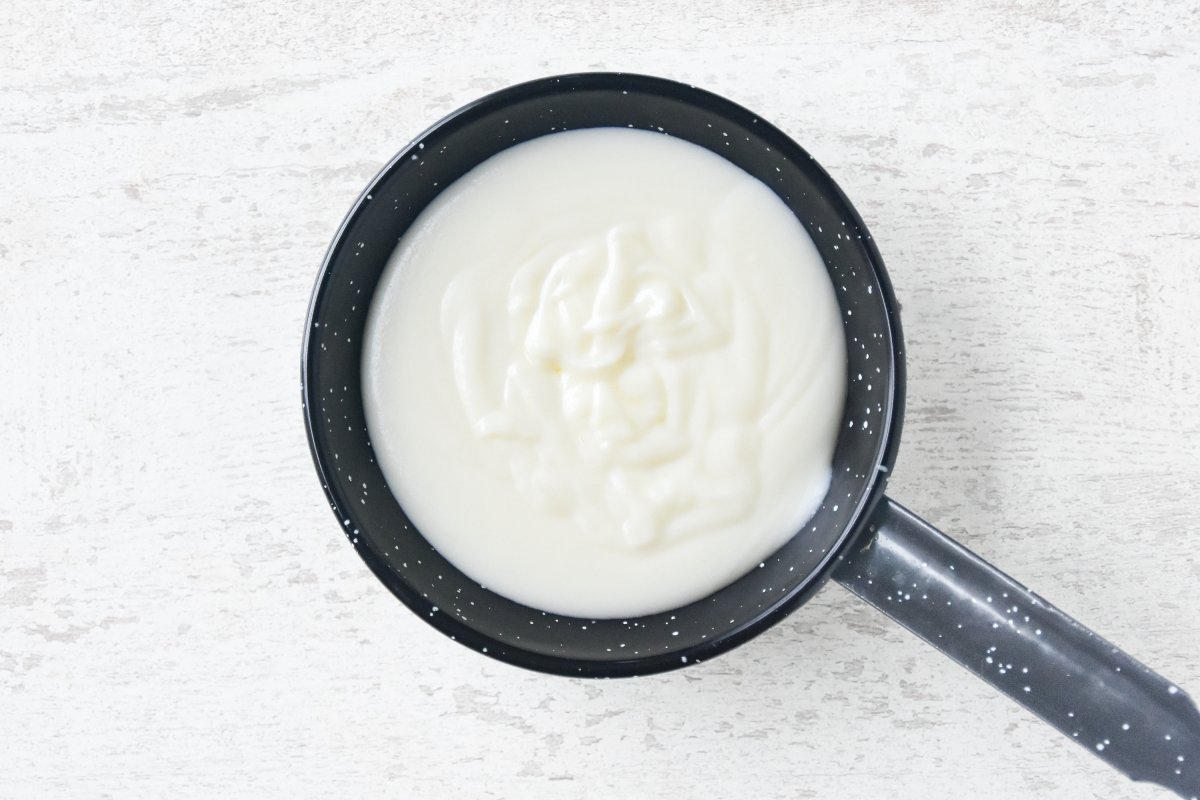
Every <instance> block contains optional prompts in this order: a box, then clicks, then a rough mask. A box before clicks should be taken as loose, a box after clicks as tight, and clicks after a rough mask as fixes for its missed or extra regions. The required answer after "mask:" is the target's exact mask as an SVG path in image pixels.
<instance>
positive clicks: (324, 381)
mask: <svg viewBox="0 0 1200 800" xmlns="http://www.w3.org/2000/svg"><path fill="white" fill-rule="evenodd" d="M601 126H619V127H633V128H638V129H643V130H651V131H661V132H663V133H664V134H665V135H670V136H675V137H679V138H681V139H686V140H687V141H690V142H693V143H695V144H698V145H700V146H702V147H705V148H707V149H709V150H711V151H713V152H715V153H717V154H719V155H720V156H722V157H724V158H726V159H728V160H729V161H731V162H733V163H734V164H736V165H737V166H739V167H741V168H742V169H743V170H745V171H746V172H748V173H750V174H751V175H753V176H755V177H756V178H758V179H759V180H761V181H762V182H763V183H765V184H767V185H768V186H770V187H771V188H772V189H773V190H774V191H775V192H776V193H777V194H778V195H779V197H780V198H782V200H783V201H784V203H786V204H787V205H788V207H789V208H791V209H792V211H793V212H795V215H796V217H797V219H799V220H800V221H801V222H802V223H803V224H804V226H805V228H806V229H807V230H808V232H809V234H810V235H811V236H812V239H813V241H814V242H815V243H816V245H817V248H818V250H819V251H820V252H821V254H822V256H823V258H824V260H825V264H826V266H827V268H828V270H829V276H830V278H831V279H832V281H833V284H834V286H835V288H836V292H837V298H838V302H839V303H840V305H841V308H842V318H843V322H844V323H845V336H846V348H847V352H848V363H847V371H848V378H849V380H848V391H847V397H846V407H845V414H844V419H843V422H842V429H841V434H840V437H839V439H838V443H837V448H836V452H835V456H834V465H833V466H834V469H833V481H832V484H831V486H830V488H829V492H828V494H827V496H826V498H825V501H824V503H823V505H822V506H821V507H820V509H819V510H818V511H817V513H816V515H815V517H814V518H813V519H812V520H810V521H809V523H808V524H807V525H805V527H804V528H803V529H802V530H801V531H799V532H797V535H796V536H795V537H793V538H792V540H791V541H790V542H788V543H787V544H786V545H784V546H783V547H782V548H781V549H780V550H779V551H778V552H776V553H775V554H774V556H772V557H771V558H769V559H767V560H766V561H765V562H763V563H762V565H761V566H760V567H759V568H757V569H754V570H751V572H750V573H748V574H747V575H745V576H743V577H742V578H740V579H739V580H737V581H736V582H734V583H733V584H731V585H729V586H727V587H726V588H724V589H722V590H720V591H718V592H717V593H715V594H713V595H711V596H709V597H707V598H705V599H703V600H700V601H698V602H695V603H692V604H691V605H689V606H686V607H683V608H679V609H675V610H673V611H670V612H667V613H663V614H655V615H652V616H648V617H642V618H638V619H625V620H620V619H604V620H592V619H576V618H570V617H565V616H558V615H553V614H548V613H545V612H542V611H540V610H538V609H534V608H529V607H527V606H523V605H521V604H519V603H516V602H513V601H511V600H508V599H507V598H505V597H502V596H500V595H497V594H495V593H493V592H491V591H489V590H487V589H485V588H483V587H481V586H480V585H479V584H478V583H476V582H474V581H472V580H471V579H470V578H468V577H467V576H465V575H464V574H463V573H462V572H460V571H459V570H458V569H456V568H455V566H454V565H453V564H451V563H449V562H448V561H447V560H446V559H445V558H443V557H442V556H441V555H439V554H438V552H437V551H436V550H434V549H433V548H432V547H431V546H430V545H429V543H428V542H427V541H426V540H425V539H424V538H423V537H422V536H421V533H420V531H418V530H417V529H416V527H415V526H414V525H413V524H412V523H411V521H410V520H409V519H408V517H407V516H406V515H405V512H404V509H403V508H401V507H400V505H399V504H398V502H397V501H396V499H395V498H394V497H393V495H392V494H391V492H390V491H388V490H387V488H386V482H385V481H384V478H383V475H382V474H381V472H380V470H379V467H378V466H377V464H376V463H375V460H374V457H373V453H372V450H371V443H370V436H369V435H368V432H367V428H366V423H365V421H364V418H363V404H362V395H361V390H360V386H361V374H360V356H361V353H360V347H361V343H362V337H363V328H364V323H365V320H366V314H367V309H368V307H369V305H370V301H371V296H372V292H373V290H374V287H375V285H376V283H377V281H378V279H379V277H380V273H381V272H382V271H383V268H384V266H385V264H386V263H387V260H388V257H389V256H390V255H391V253H392V251H393V249H394V248H395V247H396V243H397V241H398V240H399V239H400V237H401V236H402V235H403V234H404V232H405V230H406V229H407V228H408V227H409V225H410V224H411V223H412V221H413V220H414V218H415V217H416V216H417V215H418V214H419V213H420V212H421V210H422V209H423V208H425V206H426V205H428V203H429V202H430V201H431V200H432V199H433V198H434V197H435V196H436V195H437V194H438V192H439V191H441V190H442V189H443V188H445V187H446V186H448V185H449V184H450V183H452V182H453V181H454V180H455V179H457V178H459V177H460V176H462V175H463V174H464V173H466V172H467V171H468V170H470V169H471V168H472V167H474V166H475V165H477V164H479V163H480V162H482V161H484V160H485V159H487V158H488V157H490V156H492V155H494V154H496V153H497V152H499V151H500V150H503V149H504V148H506V147H509V146H511V145H514V144H516V143H518V142H523V141H526V140H528V139H532V138H535V137H538V136H543V135H545V134H549V133H553V132H555V131H562V130H574V129H579V128H590V127H601ZM897 312H898V304H897V303H896V299H895V297H894V296H893V294H892V288H891V285H890V283H889V281H888V277H887V273H886V272H885V271H884V266H883V261H882V259H881V258H880V255H879V252H878V251H877V250H876V247H875V243H874V242H873V241H872V240H871V236H870V234H868V232H867V228H866V226H865V225H864V224H863V221H862V219H861V218H860V217H859V215H858V214H857V212H855V210H854V208H853V207H852V206H851V205H850V201H849V200H848V199H847V198H846V196H845V195H844V194H842V192H841V190H840V189H839V188H838V187H837V185H836V184H835V183H834V182H833V180H832V179H831V178H830V177H829V175H827V174H826V173H825V171H824V170H823V169H822V168H821V167H820V166H819V165H818V164H817V163H816V161H814V160H813V159H812V157H811V156H809V155H808V153H806V152H805V151H804V150H803V149H802V148H801V147H799V146H798V145H797V144H796V143H795V142H793V141H792V140H791V139H789V138H788V137H787V136H786V135H784V134H783V133H782V132H780V131H779V130H778V129H777V128H775V127H773V126H771V125H770V124H768V123H767V122H765V121H763V119H761V118H760V117H758V116H756V115H755V114H753V113H751V112H750V111H747V110H746V109H744V108H742V107H740V106H738V105H735V104H733V103H731V102H729V101H727V100H724V99H722V98H721V97H718V96H716V95H713V94H710V93H708V92H705V91H702V90H700V89H696V88H694V87H691V86H685V85H682V84H678V83H673V82H670V81H665V80H661V79H657V78H650V77H644V76H636V75H622V74H611V73H593V74H581V75H566V76H560V77H553V78H545V79H542V80H537V81H534V82H531V83H526V84H522V85H519V86H514V87H512V88H509V89H505V90H503V91H500V92H497V93H495V94H492V95H489V96H487V97H484V98H482V99H480V100H478V101H476V102H474V103H471V104H470V105H468V106H466V107H464V108H462V109H460V110H458V111H456V112H454V113H453V114H451V115H450V116H448V117H446V118H445V119H443V120H442V121H440V122H438V123H437V124H436V125H434V126H433V127H431V128H429V129H428V130H426V131H425V132H424V133H423V134H421V135H420V136H419V137H418V138H417V139H415V140H414V141H413V142H412V144H410V145H409V146H408V147H406V148H405V149H404V150H402V151H401V152H400V153H399V155H397V156H396V157H395V158H394V159H393V160H392V161H391V163H389V164H388V165H387V166H386V167H385V168H384V169H383V170H382V171H381V172H380V173H379V175H378V176H377V177H376V178H375V179H374V180H373V181H371V183H370V185H369V186H368V187H367V188H366V190H365V191H364V192H363V194H362V195H361V196H360V197H359V198H358V200H357V202H355V204H354V206H353V208H352V209H351V211H350V213H349V214H348V215H347V217H346V219H345V221H344V222H343V223H342V226H341V228H340V229H339V231H338V233H337V236H336V238H335V239H334V242H333V244H332V246H331V247H330V249H329V252H328V254H327V256H326V258H325V263H324V265H323V266H322V268H321V272H320V276H319V277H318V279H317V284H316V288H315V291H314V294H313V298H312V306H311V309H310V313H309V318H308V323H307V328H306V331H305V337H304V352H303V364H302V381H303V385H302V393H303V401H304V409H305V419H306V422H307V425H308V434H309V442H310V444H311V447H312V453H313V458H314V460H315V462H316V466H317V471H318V472H319V474H320V477H321V480H322V482H323V484H324V488H325V491H326V494H327V495H328V498H329V502H330V504H331V505H332V507H333V510H334V513H335V514H336V516H337V520H338V524H339V525H340V526H341V527H342V530H343V533H344V534H345V535H346V536H347V537H348V538H349V539H350V541H351V542H352V543H353V545H354V547H355V548H356V549H357V550H358V553H359V555H361V556H362V558H363V560H364V561H365V562H366V563H367V565H368V566H369V567H370V568H371V570H372V571H373V572H374V573H375V575H376V576H377V577H378V578H379V579H380V580H381V581H382V582H383V583H384V585H386V586H387V587H388V588H389V589H390V590H391V591H392V592H393V593H394V594H395V595H396V596H397V597H398V598H399V599H400V600H401V601H402V602H403V603H404V604H405V605H407V606H408V607H409V608H410V609H412V611H414V612H415V613H416V614H418V615H419V616H421V617H422V618H423V619H425V620H426V621H427V622H429V624H431V625H433V626H434V627H435V628H437V629H438V630H440V631H441V632H442V633H444V634H446V635H448V636H450V637H451V638H453V639H455V640H456V641H458V642H459V643H460V644H462V645H464V646H466V647H469V648H471V649H473V650H475V651H477V652H480V653H484V654H486V655H488V656H490V657H492V658H496V659H499V660H501V661H506V662H509V663H511V664H517V665H520V666H523V667H528V668H530V669H535V670H541V671H544V672H550V673H557V674H561V675H573V676H592V677H617V676H628V675H644V674H648V673H653V672H661V671H664V670H670V669H676V668H680V667H684V666H687V665H689V664H696V663H699V662H701V661H705V660H707V659H710V658H712V657H714V656H716V655H718V654H720V653H722V652H724V651H726V650H728V649H730V648H731V647H735V646H737V645H739V644H742V643H743V642H745V641H747V640H748V639H751V638H752V637H754V636H755V635H757V634H759V633H761V632H762V631H764V630H766V629H767V628H768V627H770V626H771V625H773V624H775V623H777V622H779V621H780V620H781V619H783V618H784V617H785V616H786V615H788V614H789V613H791V612H792V611H794V610H795V609H796V608H798V607H799V606H800V605H801V604H802V603H803V602H804V601H805V600H807V599H808V598H809V597H811V596H812V595H813V593H814V592H815V591H816V590H817V589H818V588H819V587H820V586H821V585H822V584H823V583H824V582H825V581H826V580H828V579H830V578H833V579H834V580H836V581H838V582H839V583H841V584H843V585H845V586H846V587H847V588H849V589H850V590H851V591H852V592H854V593H855V594H857V595H858V596H859V597H861V598H862V599H863V600H865V601H867V602H868V603H870V604H872V605H874V606H876V607H877V608H879V609H881V610H882V611H883V612H884V613H886V614H888V615H889V616H891V617H892V618H893V619H895V620H896V621H897V622H899V623H900V624H901V625H903V626H905V627H906V628H908V629H909V630H911V631H912V632H914V633H916V634H917V635H918V636H920V637H921V638H923V639H925V640H926V641H927V642H929V643H930V644H932V645H933V646H934V647H936V648H937V649H939V650H941V651H942V652H943V653H945V654H946V655H948V656H950V657H951V658H953V659H954V660H955V661H957V662H958V663H959V664H961V665H963V666H964V667H966V668H967V669H969V670H971V671H972V672H974V673H975V674H976V675H978V676H979V677H981V678H983V679H984V680H985V681H987V682H988V683H990V684H991V685H992V686H994V687H995V688H997V689H999V690H1000V691H1002V692H1004V693H1005V694H1007V695H1009V696H1010V697H1012V698H1013V699H1014V700H1016V701H1017V702H1019V703H1020V704H1021V705H1023V706H1025V707H1026V708H1028V709H1029V710H1030V711H1032V712H1033V713H1035V714H1037V715H1038V716H1039V717H1041V718H1042V719H1043V720H1045V721H1046V722H1048V723H1049V724H1051V725H1053V726H1054V727H1056V728H1057V729H1058V730H1060V731H1062V732H1063V733H1064V734H1066V735H1067V736H1068V737H1070V738H1072V739H1074V740H1075V741H1077V742H1078V743H1079V744H1081V745H1083V746H1084V747H1086V748H1088V749H1089V750H1090V751H1092V752H1093V753H1094V754H1095V755H1097V756H1098V757H1100V758H1101V759H1103V760H1104V761H1106V762H1108V763H1109V764H1111V765H1112V766H1114V767H1116V768H1117V769H1119V770H1120V771H1122V772H1123V773H1125V774H1126V775H1129V776H1130V777H1132V778H1134V779H1136V780H1145V781H1153V782H1155V783H1158V784H1161V785H1163V786H1166V787H1168V788H1170V789H1172V790H1174V791H1175V792H1177V793H1178V794H1180V796H1182V797H1189V798H1195V797H1196V796H1197V795H1200V714H1198V712H1197V710H1196V707H1195V706H1194V705H1193V704H1192V702H1191V701H1190V699H1189V698H1188V697H1187V695H1186V694H1184V692H1183V691H1182V690H1180V689H1179V688H1178V687H1176V686H1174V685H1173V684H1172V683H1171V682H1170V681H1168V680H1166V679H1164V678H1163V677H1161V676H1159V675H1157V674H1155V673H1154V672H1152V671H1150V670H1149V669H1148V668H1146V667H1145V666H1143V665H1142V664H1140V663H1139V662H1138V661H1136V660H1135V659H1133V658H1132V657H1130V656H1128V655H1126V654H1125V653H1123V652H1121V651H1120V650H1119V649H1117V648H1116V647H1114V646H1112V645H1111V644H1109V643H1108V642H1106V641H1105V640H1104V639H1102V638H1100V637H1099V636H1097V635H1096V634H1094V633H1092V632H1091V631H1089V630H1087V629H1086V628H1084V627H1083V626H1081V625H1080V624H1078V623H1077V622H1075V621H1074V620H1072V619H1071V618H1070V617H1068V616H1067V615H1065V614H1063V613H1062V612H1061V611H1059V610H1058V609H1056V608H1055V607H1054V606H1052V605H1050V604H1049V603H1047V602H1046V601H1045V600H1042V599H1041V598H1040V597H1038V596H1037V595H1035V594H1034V593H1032V592H1031V591H1029V590H1028V589H1026V588H1025V587H1024V586H1022V585H1021V584H1019V583H1017V582H1016V581H1014V580H1013V579H1011V578H1009V577H1008V576H1007V575H1005V574H1004V573H1002V572H1000V571H999V570H997V569H996V568H995V567H992V566H991V565H990V564H988V563H986V562H985V561H983V560H982V559H981V558H979V557H978V556H976V555H974V554H973V553H971V552H970V551H969V550H967V549H965V548H963V547H962V546H961V545H959V544H957V543H955V542H954V541H953V540H952V539H950V538H949V537H947V536H946V535H944V534H942V533H940V532H939V531H938V530H936V529H935V528H934V527H933V526H931V525H930V524H929V523H927V522H925V521H924V520H922V519H921V518H919V517H918V516H916V515H915V514H913V513H911V512H910V511H908V510H906V509H905V508H903V507H902V506H900V505H899V504H897V503H895V502H894V501H892V500H891V499H889V498H888V497H886V496H885V495H884V490H885V488H886V485H887V480H888V476H889V475H890V472H891V469H892V466H893V463H894V461H895V458H896V451H897V446H898V445H899V441H900V427H901V422H902V420H903V411H904V371H905V365H904V344H903V338H902V335H901V331H900V320H899V317H898V315H897ZM431 346H432V344H431ZM460 491H461V497H462V502H464V503H469V502H471V487H470V486H462V487H460Z"/></svg>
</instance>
